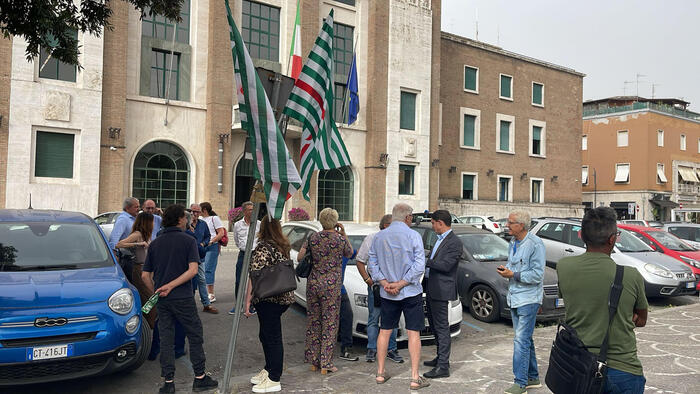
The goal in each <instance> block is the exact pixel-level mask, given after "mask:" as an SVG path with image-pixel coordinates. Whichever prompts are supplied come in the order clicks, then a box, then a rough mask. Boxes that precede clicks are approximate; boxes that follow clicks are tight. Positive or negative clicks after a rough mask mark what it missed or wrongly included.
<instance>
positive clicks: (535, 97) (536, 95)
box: [532, 82, 544, 107]
mask: <svg viewBox="0 0 700 394" xmlns="http://www.w3.org/2000/svg"><path fill="white" fill-rule="evenodd" d="M532 105H536V106H538V107H544V85H543V84H541V83H537V82H533V83H532Z"/></svg>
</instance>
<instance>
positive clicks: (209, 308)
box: [202, 305, 219, 315]
mask: <svg viewBox="0 0 700 394" xmlns="http://www.w3.org/2000/svg"><path fill="white" fill-rule="evenodd" d="M202 312H206V313H213V314H215V315H216V314H218V313H219V310H218V309H216V308H214V307H213V306H211V305H206V306H205V307H204V309H202Z"/></svg>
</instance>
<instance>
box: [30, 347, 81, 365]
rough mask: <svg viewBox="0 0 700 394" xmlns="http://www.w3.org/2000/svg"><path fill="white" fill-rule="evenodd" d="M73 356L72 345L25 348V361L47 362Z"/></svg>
mask: <svg viewBox="0 0 700 394" xmlns="http://www.w3.org/2000/svg"><path fill="white" fill-rule="evenodd" d="M72 355H73V344H67V345H54V346H42V347H34V348H31V347H30V348H27V360H28V361H34V360H48V359H52V358H65V357H70V356H72Z"/></svg>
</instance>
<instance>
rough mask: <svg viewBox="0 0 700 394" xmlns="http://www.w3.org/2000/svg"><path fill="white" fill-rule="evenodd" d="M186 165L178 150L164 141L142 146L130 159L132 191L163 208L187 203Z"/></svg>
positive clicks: (187, 182)
mask: <svg viewBox="0 0 700 394" xmlns="http://www.w3.org/2000/svg"><path fill="white" fill-rule="evenodd" d="M189 180H190V168H189V163H187V157H185V153H184V152H183V151H182V149H180V148H178V147H177V146H176V145H174V144H171V143H169V142H165V141H155V142H151V143H149V144H147V145H146V146H144V147H143V148H142V149H141V150H140V151H139V153H138V154H137V155H136V159H135V160H134V176H133V182H134V183H133V193H132V195H133V196H134V197H136V198H138V199H139V201H141V202H143V201H145V200H153V201H155V202H156V205H157V206H159V207H162V208H166V207H167V206H169V205H171V204H182V205H184V206H187V203H188V201H187V200H188V198H187V197H188V190H189Z"/></svg>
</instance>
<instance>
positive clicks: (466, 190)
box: [462, 172, 479, 200]
mask: <svg viewBox="0 0 700 394" xmlns="http://www.w3.org/2000/svg"><path fill="white" fill-rule="evenodd" d="M462 199H464V200H478V199H479V198H478V196H477V174H475V173H469V172H463V173H462Z"/></svg>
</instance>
